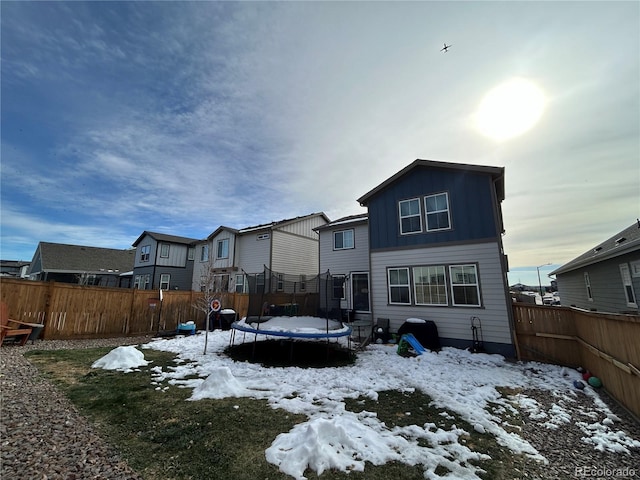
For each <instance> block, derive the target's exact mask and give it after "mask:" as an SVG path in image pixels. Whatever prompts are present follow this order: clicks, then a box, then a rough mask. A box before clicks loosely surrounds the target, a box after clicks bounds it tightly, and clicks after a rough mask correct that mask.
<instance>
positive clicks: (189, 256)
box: [187, 247, 196, 260]
mask: <svg viewBox="0 0 640 480" xmlns="http://www.w3.org/2000/svg"><path fill="white" fill-rule="evenodd" d="M194 258H196V249H195V248H193V247H189V250H188V251H187V260H193V259H194Z"/></svg>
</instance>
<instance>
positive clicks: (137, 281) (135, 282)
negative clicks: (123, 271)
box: [133, 275, 142, 289]
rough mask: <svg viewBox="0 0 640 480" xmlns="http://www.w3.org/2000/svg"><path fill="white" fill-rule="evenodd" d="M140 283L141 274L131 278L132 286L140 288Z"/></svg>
mask: <svg viewBox="0 0 640 480" xmlns="http://www.w3.org/2000/svg"><path fill="white" fill-rule="evenodd" d="M141 283H142V275H136V276H135V277H134V279H133V288H137V289H139V288H140V284H141Z"/></svg>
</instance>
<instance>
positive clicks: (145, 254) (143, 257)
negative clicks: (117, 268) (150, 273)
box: [140, 245, 151, 262]
mask: <svg viewBox="0 0 640 480" xmlns="http://www.w3.org/2000/svg"><path fill="white" fill-rule="evenodd" d="M150 252H151V245H145V246H144V247H140V261H141V262H148V261H149V253H150Z"/></svg>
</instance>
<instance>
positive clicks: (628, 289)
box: [620, 263, 638, 307]
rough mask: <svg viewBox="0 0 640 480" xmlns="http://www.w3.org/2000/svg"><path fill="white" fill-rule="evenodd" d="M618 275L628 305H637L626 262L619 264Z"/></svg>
mask: <svg viewBox="0 0 640 480" xmlns="http://www.w3.org/2000/svg"><path fill="white" fill-rule="evenodd" d="M620 276H621V277H622V285H623V286H624V294H625V296H626V297H627V306H628V307H637V306H638V304H637V303H636V296H635V293H634V291H633V284H632V283H631V272H630V271H629V265H627V264H626V263H621V264H620Z"/></svg>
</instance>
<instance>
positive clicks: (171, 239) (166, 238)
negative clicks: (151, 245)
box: [132, 230, 199, 247]
mask: <svg viewBox="0 0 640 480" xmlns="http://www.w3.org/2000/svg"><path fill="white" fill-rule="evenodd" d="M145 235H149V236H150V237H151V238H153V239H154V240H155V241H157V242H167V243H180V244H183V245H192V244H194V243H196V242H198V241H199V240H198V239H197V238H189V237H179V236H177V235H169V234H166V233H158V232H149V231H147V230H145V231H144V232H142V234H141V235H140V236H139V237H138V238H137V240H136V241H135V242H133V244H132V246H134V247H137V246H138V244H139V243H140V242H141V241H142V239H143V238H144V237H145Z"/></svg>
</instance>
